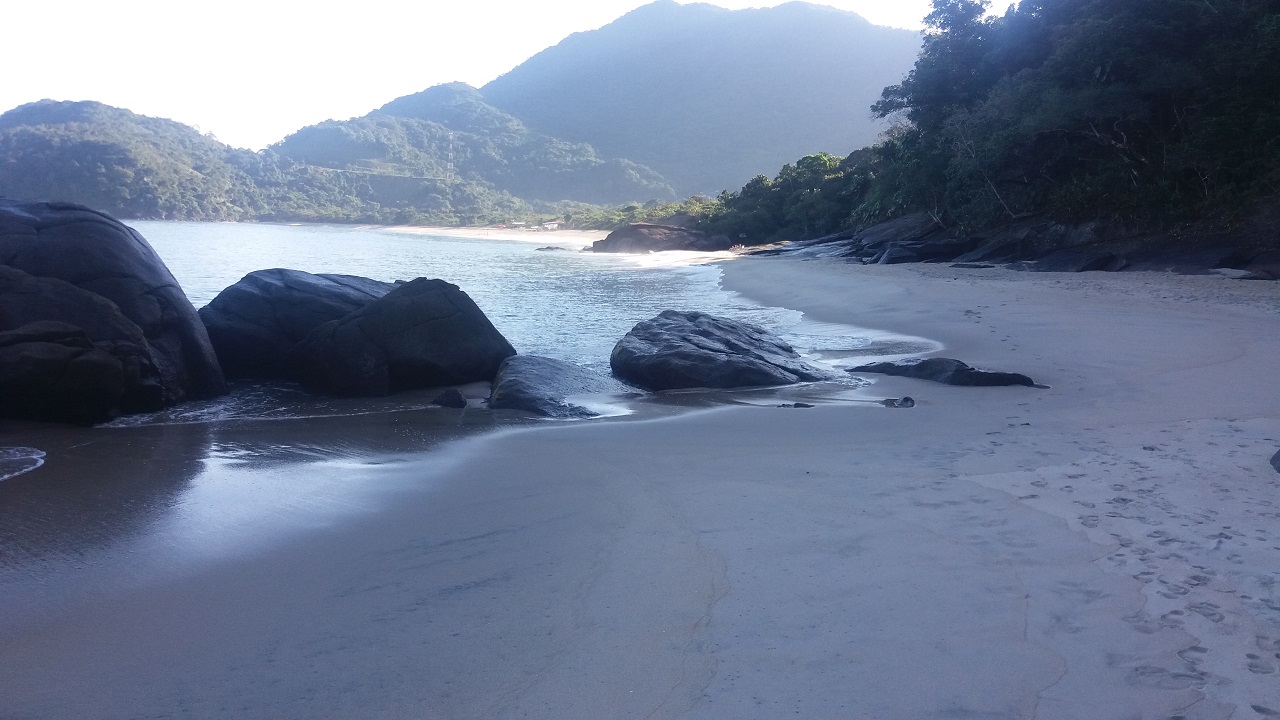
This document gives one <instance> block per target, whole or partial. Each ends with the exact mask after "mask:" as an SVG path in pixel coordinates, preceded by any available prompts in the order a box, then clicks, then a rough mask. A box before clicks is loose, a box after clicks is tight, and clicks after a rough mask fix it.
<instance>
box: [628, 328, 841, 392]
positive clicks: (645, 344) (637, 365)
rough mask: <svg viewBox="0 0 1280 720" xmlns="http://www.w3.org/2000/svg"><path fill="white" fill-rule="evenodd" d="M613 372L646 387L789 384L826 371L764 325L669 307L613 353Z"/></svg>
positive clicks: (815, 377) (633, 332)
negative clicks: (808, 360)
mask: <svg viewBox="0 0 1280 720" xmlns="http://www.w3.org/2000/svg"><path fill="white" fill-rule="evenodd" d="M609 365H610V367H611V368H612V369H613V374H614V375H615V376H617V377H618V378H619V379H621V380H622V381H624V382H627V383H630V384H632V385H635V386H637V387H641V388H645V389H647V390H675V389H680V388H697V387H705V388H734V387H760V386H769V385H790V384H793V383H797V382H807V381H814V380H822V379H824V378H825V377H826V374H825V373H823V372H822V371H821V370H819V369H818V368H816V367H813V366H812V365H810V364H808V363H806V362H805V361H804V360H802V359H801V358H800V356H799V355H798V354H796V352H795V350H793V349H792V348H791V346H790V345H788V344H787V343H785V342H783V340H782V339H781V338H779V337H778V336H776V335H774V334H773V333H771V332H769V331H767V330H764V329H763V328H760V327H756V326H755V325H750V324H748V323H743V322H738V321H736V320H730V319H728V318H722V317H716V316H714V315H708V314H706V313H701V312H680V311H676V310H666V311H664V312H662V313H661V314H660V315H658V316H657V317H655V318H653V319H652V320H645V321H643V322H641V323H638V324H637V325H636V326H635V327H634V328H632V329H631V332H629V333H627V334H626V336H625V337H623V338H622V339H621V340H619V341H618V344H617V345H615V346H614V348H613V353H612V355H610V357H609Z"/></svg>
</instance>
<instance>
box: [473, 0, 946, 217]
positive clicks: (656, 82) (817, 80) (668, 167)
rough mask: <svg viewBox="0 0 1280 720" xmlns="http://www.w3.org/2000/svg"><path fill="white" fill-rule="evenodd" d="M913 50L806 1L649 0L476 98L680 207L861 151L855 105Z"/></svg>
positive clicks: (863, 140) (906, 38)
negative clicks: (635, 170) (629, 166)
mask: <svg viewBox="0 0 1280 720" xmlns="http://www.w3.org/2000/svg"><path fill="white" fill-rule="evenodd" d="M919 49H920V36H919V35H918V34H917V33H913V32H908V31H905V30H893V29H888V28H882V27H877V26H874V25H872V24H870V23H869V22H867V21H866V20H864V19H862V18H861V17H859V16H858V15H855V14H853V13H849V12H844V11H840V10H835V9H832V8H829V7H822V6H818V5H811V4H808V3H800V2H792V3H787V4H785V5H781V6H778V7H775V8H767V9H753V10H736V11H730V10H724V9H722V8H718V7H713V6H711V5H702V4H691V5H680V4H678V3H676V2H674V1H673V0H659V1H658V2H654V3H652V4H650V5H646V6H644V7H641V8H639V9H637V10H635V11H633V12H631V13H629V14H627V15H626V16H624V17H622V18H620V19H619V20H617V21H615V22H613V23H611V24H610V25H607V26H605V27H603V28H601V29H599V30H594V31H591V32H584V33H578V34H575V35H572V36H570V37H569V38H567V39H565V40H564V41H563V42H561V43H560V44H558V45H556V46H555V47H552V48H548V49H547V50H544V51H543V52H541V53H539V54H538V55H535V56H534V57H533V58H531V59H529V60H528V61H526V62H525V63H523V64H522V65H520V66H519V67H517V68H515V69H513V70H511V71H510V72H508V73H507V74H505V75H503V76H502V77H500V78H498V79H496V80H494V81H493V82H491V83H489V84H488V85H485V86H484V87H483V88H481V92H482V93H483V95H484V98H485V99H486V100H487V101H488V102H490V103H492V104H493V105H494V106H496V107H498V108H501V109H502V110H504V111H506V112H508V113H510V114H512V115H514V116H516V117H518V118H520V119H521V120H522V121H523V122H524V123H525V124H526V125H528V127H530V128H532V129H533V130H535V131H537V132H540V133H545V134H547V135H552V136H555V137H559V138H564V139H566V140H570V141H578V142H586V143H590V144H591V145H592V146H593V147H595V148H596V149H597V150H599V151H600V152H601V153H603V154H605V155H608V156H611V157H625V158H630V159H631V160H634V161H635V162H639V163H644V164H645V165H647V166H649V167H651V168H653V169H655V170H656V171H658V172H659V173H661V174H662V175H663V176H664V177H666V178H667V179H669V180H670V181H671V182H672V183H673V184H674V185H675V187H676V191H677V193H678V194H679V195H680V196H681V197H684V196H688V195H690V194H693V193H695V192H707V193H716V192H719V191H720V190H722V189H724V188H727V187H738V186H740V185H742V184H743V183H744V182H746V181H747V180H748V179H750V178H751V177H753V176H755V175H756V174H758V173H759V172H761V171H762V170H764V169H767V168H776V167H779V166H781V165H782V164H783V163H785V162H787V161H789V160H792V159H794V158H796V157H799V156H801V155H805V154H807V153H813V152H818V151H826V152H832V153H838V154H840V155H844V154H847V153H849V152H850V151H852V150H855V149H857V148H860V147H864V146H866V145H869V144H871V143H872V142H874V141H875V140H876V137H877V135H878V134H879V133H880V132H881V131H882V130H883V129H884V128H885V127H886V126H885V125H884V124H883V123H881V122H878V121H876V120H874V119H873V118H872V116H871V114H870V112H869V111H868V107H869V106H870V105H871V104H872V103H873V102H874V101H875V100H876V99H877V98H879V96H880V92H881V90H882V89H883V88H884V87H885V86H886V85H890V84H893V83H896V82H898V81H899V80H900V79H901V78H902V76H903V75H904V74H906V72H907V71H908V70H910V68H911V64H912V62H914V60H915V58H916V54H917V52H918V51H919Z"/></svg>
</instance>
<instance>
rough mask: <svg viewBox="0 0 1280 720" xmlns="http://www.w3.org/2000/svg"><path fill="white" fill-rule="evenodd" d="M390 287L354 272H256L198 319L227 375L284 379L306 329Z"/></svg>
mask: <svg viewBox="0 0 1280 720" xmlns="http://www.w3.org/2000/svg"><path fill="white" fill-rule="evenodd" d="M392 287H394V286H393V285H392V284H391V283H384V282H379V281H377V280H370V279H368V278H362V277H357V276H354V275H312V274H311V273H308V272H302V271H301V270H284V269H279V268H277V269H272V270H257V271H255V272H251V273H249V274H248V275H245V276H244V278H242V279H241V280H240V281H239V282H237V283H236V284H235V285H232V286H231V287H229V288H227V289H226V290H223V291H222V292H220V293H218V296H217V297H216V298H214V299H213V301H212V302H210V303H209V304H208V305H206V306H204V307H202V308H200V319H201V320H202V321H203V322H204V326H205V328H206V329H207V330H208V331H209V340H210V341H211V342H212V343H213V349H214V350H216V351H217V353H218V360H219V362H221V363H222V370H223V372H224V373H226V374H227V376H228V377H258V378H278V377H285V376H286V375H287V369H286V363H285V358H286V356H287V355H288V354H289V351H290V350H292V349H293V348H294V346H295V345H297V344H298V343H299V342H301V341H302V340H303V338H305V337H306V336H307V334H308V333H310V332H311V331H312V330H315V329H316V328H317V327H319V326H321V325H323V324H325V323H327V322H330V321H332V320H338V319H340V318H343V317H345V316H347V315H349V314H351V313H353V312H355V311H356V310H359V309H360V308H363V307H364V306H366V305H368V304H369V303H371V302H373V301H374V300H377V299H378V298H380V297H382V296H383V295H386V294H387V293H388V292H390V290H391V288H392Z"/></svg>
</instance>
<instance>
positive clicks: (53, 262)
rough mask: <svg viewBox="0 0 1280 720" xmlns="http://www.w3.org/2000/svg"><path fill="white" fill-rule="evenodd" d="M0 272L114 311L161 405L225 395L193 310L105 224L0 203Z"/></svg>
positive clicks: (64, 211)
mask: <svg viewBox="0 0 1280 720" xmlns="http://www.w3.org/2000/svg"><path fill="white" fill-rule="evenodd" d="M0 265H6V266H8V267H11V268H15V269H18V270H21V271H23V272H25V273H27V274H29V275H32V276H34V277H37V278H56V279H58V280H62V281H65V282H67V283H70V284H71V285H74V286H76V287H77V288H80V289H81V290H84V291H87V292H90V293H93V294H95V295H98V296H101V297H102V298H105V299H106V300H109V301H111V302H112V303H114V304H115V306H116V307H117V308H118V309H119V312H120V314H121V315H123V316H124V317H125V318H127V319H128V320H129V322H131V323H133V324H134V325H135V326H136V327H137V329H138V330H139V331H140V332H141V334H142V336H143V337H144V338H145V342H146V346H147V348H148V349H149V351H150V359H151V362H152V364H153V365H154V367H155V370H156V373H157V374H158V380H159V385H160V387H161V388H162V389H163V395H164V398H163V399H164V403H165V404H171V403H176V402H180V401H182V400H186V399H189V398H202V397H212V396H215V395H219V394H221V393H224V392H226V390H227V386H226V381H225V380H224V379H223V376H222V370H221V369H220V368H219V366H218V360H217V357H216V356H215V354H214V352H213V347H212V345H210V343H209V337H208V335H207V334H206V332H205V329H204V325H203V324H202V323H201V322H200V319H199V317H198V316H197V315H196V309H195V308H194V307H192V306H191V303H190V301H188V300H187V297H186V295H185V294H183V292H182V288H180V287H179V286H178V283H177V281H176V280H174V278H173V275H172V274H170V273H169V269H168V268H166V267H165V265H164V263H163V262H162V261H161V260H160V258H159V257H158V256H157V255H156V252H155V250H153V249H152V248H151V245H150V244H148V243H147V241H146V240H145V239H143V237H142V236H141V235H139V234H138V233H137V232H135V231H134V230H132V229H131V228H128V227H126V226H124V225H122V224H121V223H119V222H118V221H116V220H115V219H113V218H111V217H110V216H108V215H104V214H103V213H99V212H95V211H93V210H90V209H88V208H85V207H81V206H79V205H72V204H69V203H20V202H15V201H11V200H0ZM44 319H57V318H48V317H46V318H44ZM72 322H73V323H74V321H72ZM14 329H16V326H12V325H8V324H0V331H5V330H14ZM85 329H86V330H88V328H85ZM86 334H87V335H88V336H89V337H90V338H93V333H92V332H87V333H86Z"/></svg>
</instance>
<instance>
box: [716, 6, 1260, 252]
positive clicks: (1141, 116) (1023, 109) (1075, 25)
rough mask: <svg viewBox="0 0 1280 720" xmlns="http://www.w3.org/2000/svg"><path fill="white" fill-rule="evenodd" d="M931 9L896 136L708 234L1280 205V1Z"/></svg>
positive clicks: (1113, 218) (745, 204) (888, 92)
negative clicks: (927, 216)
mask: <svg viewBox="0 0 1280 720" xmlns="http://www.w3.org/2000/svg"><path fill="white" fill-rule="evenodd" d="M933 7H934V10H933V13H932V14H931V15H929V18H928V25H929V28H928V32H927V33H926V37H925V43H924V49H923V52H922V53H921V55H920V58H919V60H918V61H917V62H916V64H915V68H914V69H913V70H912V71H911V72H910V73H909V74H908V75H907V76H906V77H905V78H903V79H901V80H900V81H899V82H897V83H896V84H894V85H892V86H890V87H888V88H887V89H885V90H884V93H883V96H882V98H881V99H880V100H879V101H878V102H877V103H876V105H875V112H876V113H877V114H878V115H881V116H885V117H890V118H896V119H898V121H899V122H900V123H901V125H899V126H898V128H897V129H896V130H895V131H894V132H893V133H892V134H891V135H890V136H889V137H888V138H887V139H886V140H884V141H883V142H881V143H879V144H877V145H875V146H874V147H872V148H869V149H864V150H860V151H857V152H855V153H853V154H851V155H849V156H848V157H845V158H843V159H842V158H840V157H832V156H829V155H810V156H808V157H804V158H803V159H801V160H800V161H798V162H795V163H794V164H788V165H786V166H785V167H784V168H783V169H782V171H781V172H780V173H779V174H778V175H777V177H775V178H772V179H771V178H768V177H765V176H759V177H757V178H755V179H754V180H752V181H750V182H749V183H747V185H745V186H744V187H743V188H742V189H741V190H740V191H738V192H735V193H726V194H724V195H723V196H722V197H721V198H720V199H719V202H718V203H717V204H716V209H715V210H713V211H712V212H710V213H709V214H708V217H707V218H706V223H707V224H708V225H710V226H711V227H714V228H715V229H717V230H720V231H723V232H731V233H733V234H734V235H735V236H736V235H738V234H746V235H747V236H748V237H750V238H751V239H752V240H753V241H756V242H760V241H765V240H768V239H776V238H783V237H800V236H811V237H812V236H817V235H821V234H825V233H828V232H833V231H835V230H838V229H841V228H847V227H855V226H859V225H864V224H867V223H870V222H874V221H877V220H883V219H886V218H891V217H895V216H898V215H903V214H905V213H908V212H917V211H927V212H929V213H932V214H933V215H934V216H935V217H937V218H939V219H941V220H943V221H944V222H946V223H948V224H953V225H955V226H958V227H960V228H962V229H963V228H968V229H979V228H983V227H991V226H994V225H998V224H1000V223H1007V222H1011V221H1014V220H1017V219H1021V218H1026V217H1029V216H1037V217H1043V218H1047V219H1050V220H1056V221H1062V222H1068V223H1070V222H1084V221H1095V220H1101V221H1106V222H1108V223H1110V224H1113V225H1117V226H1120V227H1124V228H1129V229H1142V228H1148V229H1150V228H1164V229H1170V228H1175V229H1176V228H1177V227H1179V226H1184V227H1185V226H1186V223H1191V222H1199V223H1206V222H1210V221H1212V222H1215V223H1219V224H1224V225H1226V226H1230V225H1231V224H1232V223H1234V222H1236V221H1237V219H1238V218H1240V217H1243V216H1246V215H1248V214H1249V213H1251V212H1253V211H1254V210H1255V209H1256V208H1257V207H1258V204H1259V203H1261V204H1262V205H1263V206H1267V207H1269V206H1272V205H1275V204H1276V202H1277V198H1278V197H1280V93H1277V92H1276V88H1280V2H1278V1H1277V0H1214V1H1213V2H1205V1H1204V0H1022V1H1021V2H1020V3H1019V4H1018V5H1017V6H1016V8H1015V9H1011V10H1010V11H1009V12H1008V13H1006V14H1005V15H1004V16H1003V17H997V18H986V17H984V14H985V11H986V7H987V3H986V2H980V1H978V0H934V3H933ZM1275 230H1276V229H1275V228H1273V229H1272V231H1273V234H1274V231H1275ZM1175 234H1176V233H1175ZM1272 242H1275V238H1274V237H1273V238H1272Z"/></svg>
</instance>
